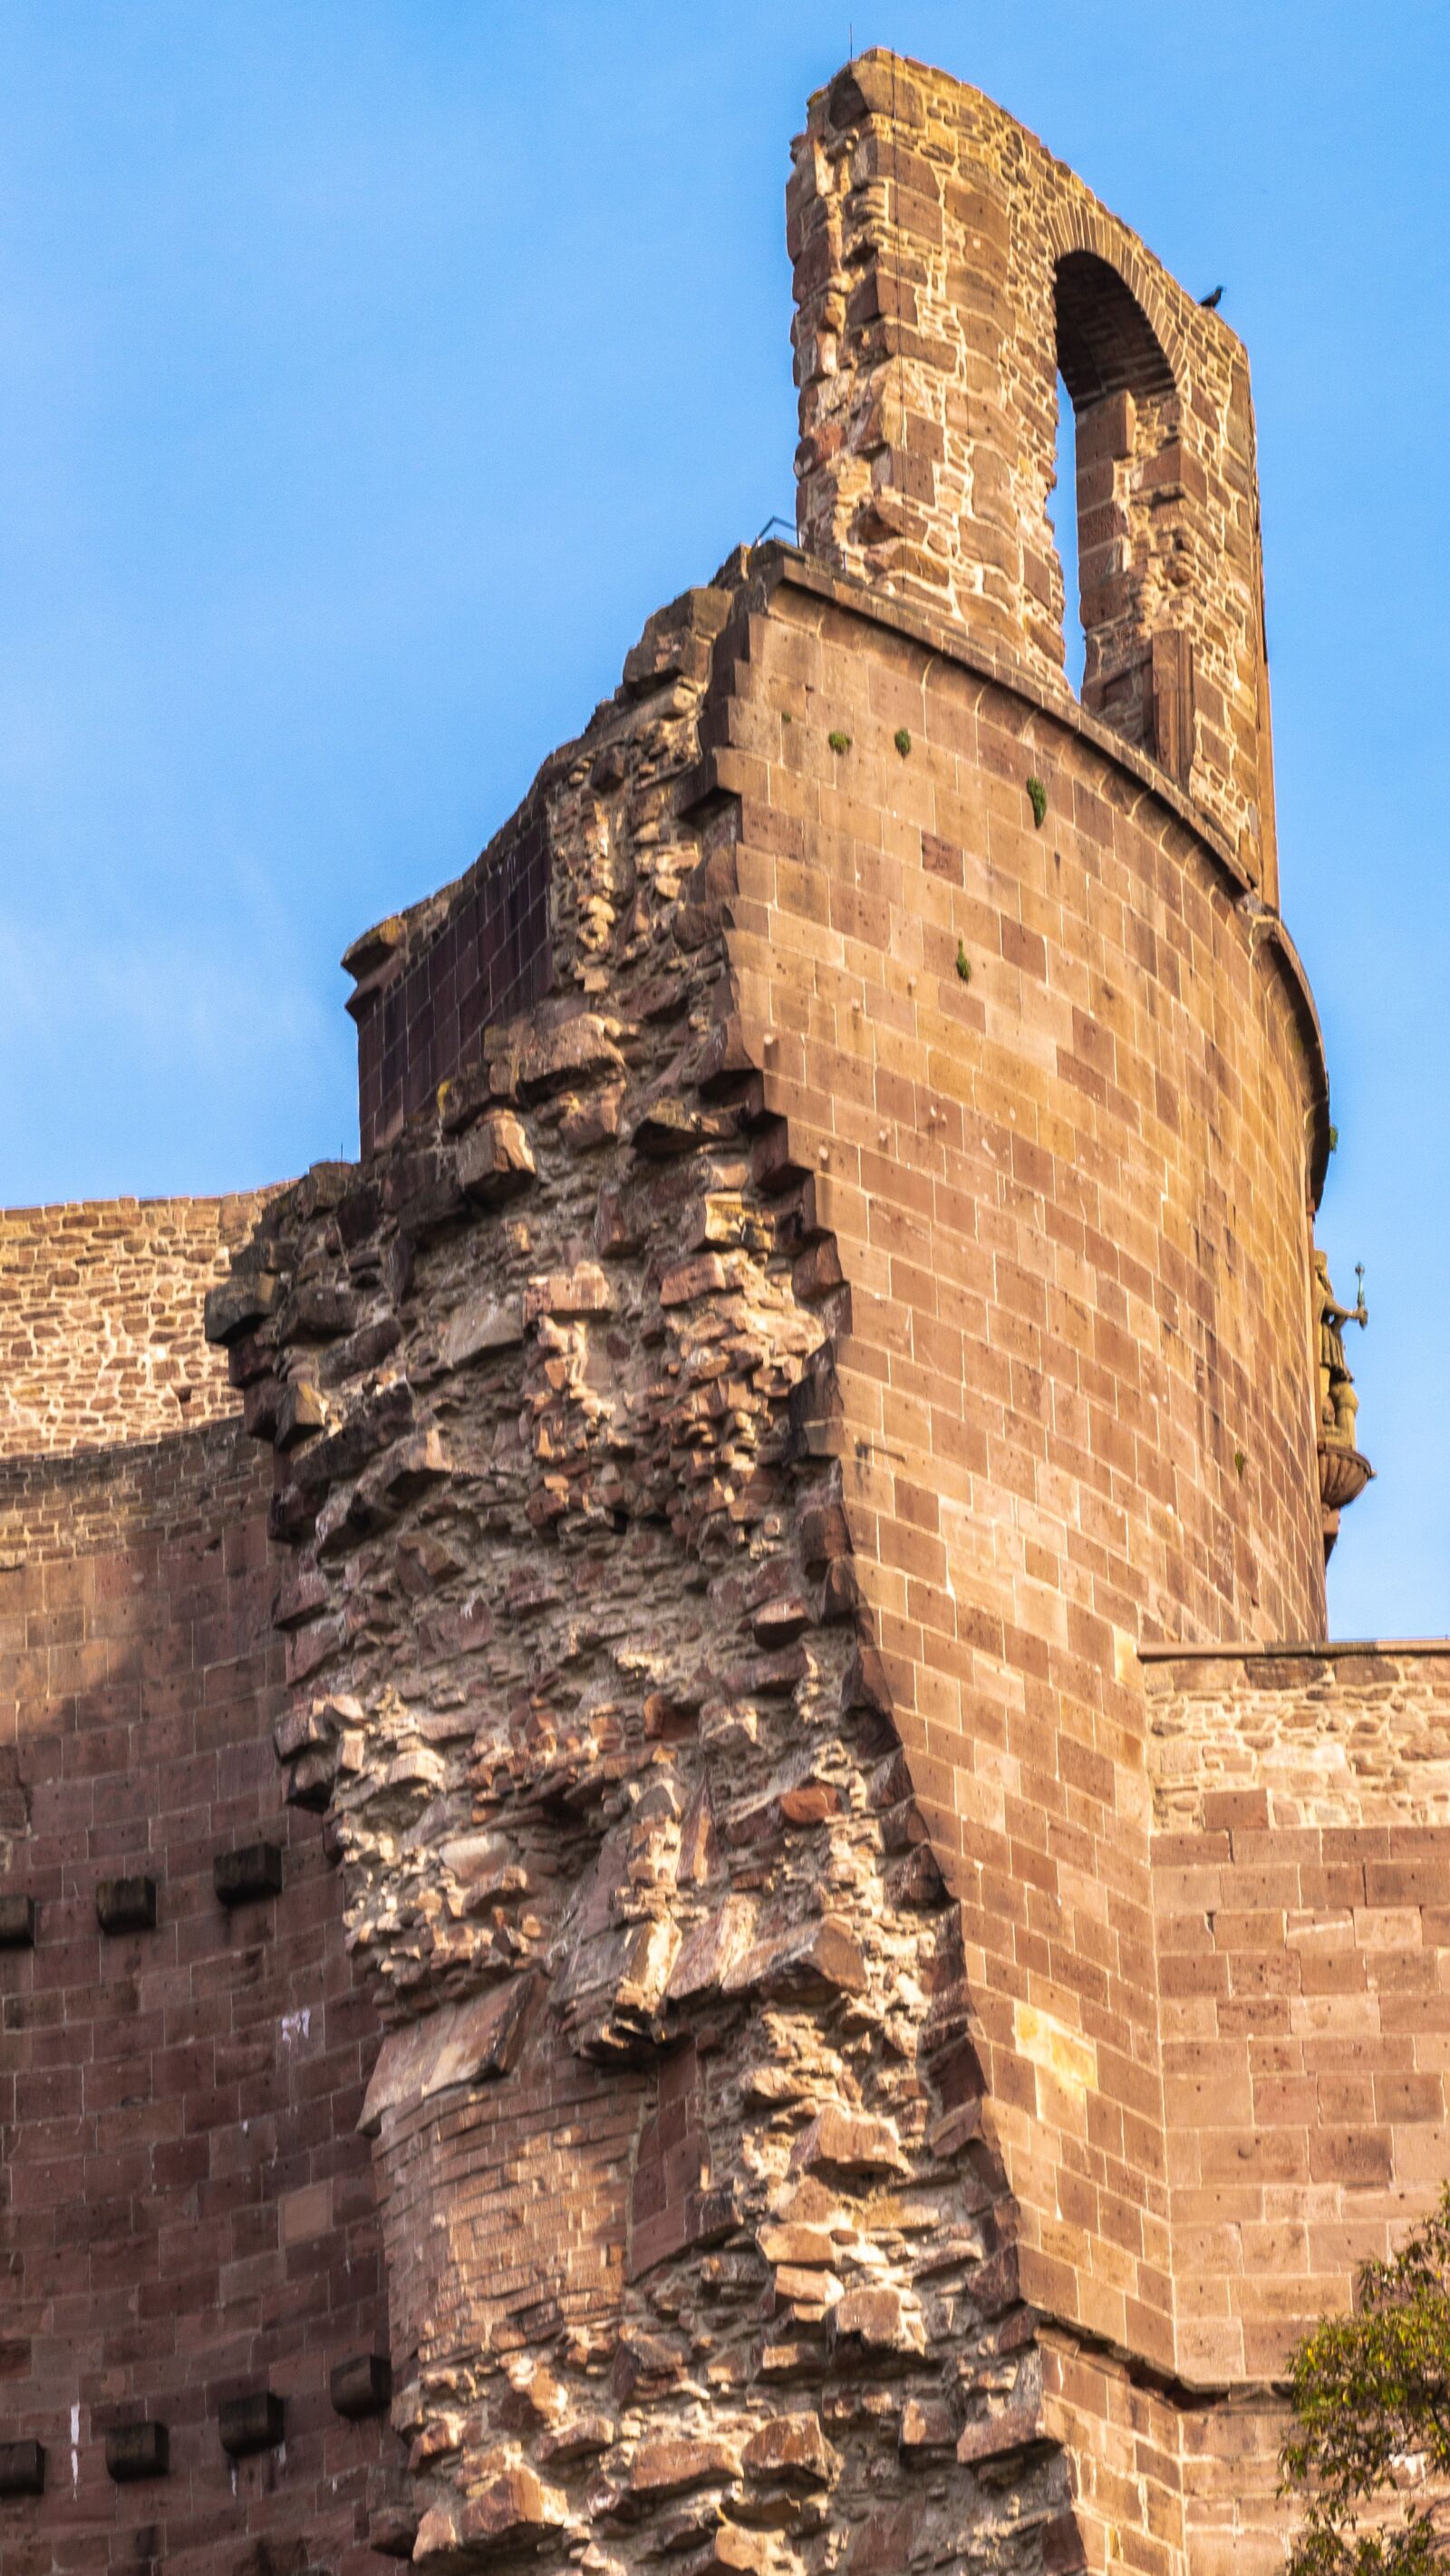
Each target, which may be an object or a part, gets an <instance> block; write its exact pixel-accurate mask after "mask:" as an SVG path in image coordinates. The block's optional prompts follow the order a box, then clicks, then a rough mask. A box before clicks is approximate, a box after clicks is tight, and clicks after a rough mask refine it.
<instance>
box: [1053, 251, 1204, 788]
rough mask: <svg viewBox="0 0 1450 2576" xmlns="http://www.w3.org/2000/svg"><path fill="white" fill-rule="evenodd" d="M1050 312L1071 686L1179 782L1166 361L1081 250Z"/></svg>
mask: <svg viewBox="0 0 1450 2576" xmlns="http://www.w3.org/2000/svg"><path fill="white" fill-rule="evenodd" d="M1054 313H1055V324H1056V343H1057V368H1058V443H1057V452H1058V478H1059V480H1058V502H1057V507H1056V510H1055V512H1054V532H1055V533H1058V534H1060V535H1062V536H1063V537H1065V538H1066V539H1067V540H1068V542H1066V543H1063V544H1061V545H1060V546H1059V559H1060V561H1061V562H1062V568H1063V576H1064V586H1065V588H1066V590H1067V613H1066V618H1065V621H1064V622H1065V628H1066V630H1067V631H1066V634H1065V639H1064V640H1065V647H1066V649H1065V655H1064V660H1065V668H1066V671H1067V676H1068V678H1069V680H1070V681H1072V680H1074V679H1075V675H1076V673H1078V672H1080V674H1081V677H1080V680H1077V683H1076V684H1077V687H1078V693H1079V695H1080V696H1081V699H1082V703H1083V705H1084V706H1085V707H1086V708H1087V709H1088V711H1089V712H1090V713H1091V714H1093V715H1095V716H1097V717H1099V718H1100V719H1101V721H1102V722H1103V723H1104V724H1107V725H1110V726H1111V727H1112V729H1113V731H1114V732H1115V733H1117V734H1120V735H1121V736H1122V738H1123V740H1124V741H1125V742H1130V743H1132V744H1134V745H1135V746H1136V747H1137V748H1138V749H1140V750H1143V751H1146V752H1147V753H1148V754H1149V755H1150V757H1152V758H1153V759H1155V760H1157V761H1159V762H1160V763H1161V764H1162V766H1163V767H1164V768H1165V769H1167V770H1169V771H1170V772H1171V774H1172V775H1173V776H1174V777H1175V778H1177V779H1179V780H1180V782H1182V783H1185V784H1186V782H1187V779H1188V775H1189V770H1190V767H1191V763H1192V757H1193V702H1192V700H1193V690H1192V657H1191V650H1190V646H1189V638H1188V635H1187V632H1186V629H1185V628H1184V626H1183V624H1182V621H1181V618H1180V617H1179V616H1177V615H1176V614H1175V603H1176V601H1177V600H1178V598H1179V597H1180V596H1181V591H1182V583H1183V579H1184V574H1185V571H1186V566H1187V561H1188V556H1187V553H1186V550H1185V548H1184V540H1183V531H1182V476H1181V452H1180V449H1179V397H1178V387H1177V384H1176V381H1175V379H1174V374H1173V369H1172V367H1171V365H1170V364H1169V361H1168V357H1167V355H1166V353H1165V351H1164V349H1163V347H1162V344H1161V342H1160V341H1159V339H1158V336H1157V334H1156V332H1155V331H1154V329H1153V326H1152V324H1151V322H1150V321H1149V319H1148V316H1147V314H1146V313H1145V312H1144V311H1143V308H1142V306H1141V304H1139V302H1138V300H1137V297H1136V296H1135V295H1134V294H1133V293H1132V290H1131V289H1130V288H1129V287H1128V286H1127V285H1126V284H1125V282H1124V280H1123V279H1122V278H1121V277H1120V276H1119V275H1118V272H1117V271H1116V269H1114V268H1111V267H1109V265H1108V263H1107V261H1106V260H1102V259H1099V258H1098V257H1097V256H1096V255H1095V254H1094V253H1093V252H1091V251H1069V252H1068V253H1067V254H1066V256H1065V257H1064V258H1062V259H1060V260H1059V261H1058V264H1057V272H1056V280H1055V290H1054ZM1069 496H1070V506H1069ZM1069 553H1071V554H1072V555H1073V556H1074V557H1075V562H1072V563H1070V562H1069V560H1068V557H1069ZM1074 587H1075V588H1076V591H1077V607H1078V618H1077V621H1074V619H1073V613H1072V611H1073V601H1072V590H1073V588H1074ZM1075 625H1080V630H1081V637H1082V642H1081V648H1080V652H1075V651H1074V649H1073V648H1074V644H1075V641H1076V636H1075V632H1074V627H1075Z"/></svg>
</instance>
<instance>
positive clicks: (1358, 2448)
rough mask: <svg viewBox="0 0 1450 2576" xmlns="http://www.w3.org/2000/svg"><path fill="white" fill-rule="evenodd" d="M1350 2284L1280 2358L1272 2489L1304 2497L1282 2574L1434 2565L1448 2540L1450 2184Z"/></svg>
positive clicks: (1405, 2571)
mask: <svg viewBox="0 0 1450 2576" xmlns="http://www.w3.org/2000/svg"><path fill="white" fill-rule="evenodd" d="M1356 2289H1357V2305H1356V2308H1355V2312H1354V2314H1353V2315H1352V2316H1347V2317H1329V2318H1326V2319H1325V2321H1324V2322H1323V2324H1321V2325H1318V2326H1316V2327H1315V2328H1314V2329H1313V2331H1312V2333H1310V2334H1308V2335H1306V2336H1305V2338H1304V2340H1303V2342H1302V2343H1301V2344H1300V2345H1299V2347H1298V2349H1297V2351H1296V2352H1295V2354H1294V2358H1293V2362H1292V2365H1291V2381H1290V2399H1289V2402H1290V2407H1291V2409H1292V2414H1293V2423H1292V2425H1291V2428H1290V2430H1289V2432H1288V2433H1287V2434H1286V2435H1285V2437H1284V2442H1283V2445H1282V2447H1281V2449H1280V2453H1279V2492H1280V2494H1281V2495H1296V2496H1299V2497H1301V2498H1302V2499H1303V2500H1304V2502H1305V2507H1306V2510H1305V2516H1304V2521H1303V2523H1302V2525H1301V2527H1300V2530H1299V2532H1298V2534H1297V2536H1296V2539H1295V2543H1294V2549H1293V2554H1292V2556H1291V2558H1290V2561H1289V2576H1431V2571H1432V2570H1434V2569H1436V2568H1443V2564H1444V2557H1443V2553H1444V2550H1445V2548H1446V2545H1447V2542H1450V2498H1445V2497H1441V2496H1437V2495H1436V2493H1435V2490H1436V2488H1437V2487H1441V2486H1443V2484H1444V2483H1445V2481H1446V2480H1447V2479H1450V2185H1447V2187H1446V2189H1445V2190H1444V2191H1443V2192H1442V2194H1441V2198H1440V2203H1439V2207H1438V2209H1437V2210H1436V2211H1435V2212H1434V2213H1433V2215H1432V2216H1431V2217H1429V2218H1428V2219H1426V2220H1425V2222H1424V2224H1423V2226H1421V2227H1420V2228H1419V2229H1418V2230H1417V2231H1416V2232H1415V2233H1414V2234H1413V2235H1412V2236H1410V2237H1409V2238H1408V2239H1407V2241H1406V2243H1405V2244H1404V2245H1403V2246H1402V2247H1401V2249H1400V2251H1399V2253H1398V2254H1395V2255H1393V2256H1392V2257H1391V2258H1390V2260H1389V2261H1388V2262H1382V2263H1367V2264H1366V2265H1365V2266H1364V2268H1363V2270H1362V2271H1361V2272H1360V2274H1359V2278H1358V2282H1357V2284H1356Z"/></svg>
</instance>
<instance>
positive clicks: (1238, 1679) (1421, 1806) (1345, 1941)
mask: <svg viewBox="0 0 1450 2576" xmlns="http://www.w3.org/2000/svg"><path fill="white" fill-rule="evenodd" d="M1148 1713H1149V1724H1150V1728H1151V1756H1150V1758H1151V1766H1152V1771H1153V1804H1154V1814H1155V1822H1156V1824H1157V1826H1158V1831H1157V1833H1156V1835H1155V1839H1154V1847H1153V1849H1154V1902H1155V1911H1156V1918H1157V1925H1156V1928H1157V1942H1158V1953H1159V1974H1160V1979H1161V1984H1162V1998H1163V2000H1162V2006H1161V2011H1162V2027H1163V2073H1164V2094H1165V2107H1166V2110H1167V2115H1168V2134H1169V2141H1170V2149H1169V2179H1170V2187H1171V2199H1172V2209H1173V2229H1174V2268H1175V2272H1176V2275H1177V2279H1178V2284H1179V2289H1178V2308H1179V2352H1180V2357H1181V2359H1182V2360H1183V2362H1184V2364H1185V2365H1186V2366H1189V2367H1191V2368H1192V2369H1193V2370H1194V2371H1195V2372H1196V2373H1197V2374H1198V2375H1200V2376H1202V2377H1205V2378H1213V2379H1222V2380H1225V2381H1231V2380H1233V2379H1235V2378H1238V2377H1241V2376H1244V2375H1247V2376H1248V2377H1250V2378H1255V2377H1257V2378H1261V2379H1262V2378H1268V2377H1270V2376H1272V2375H1273V2374H1274V2373H1275V2372H1279V2371H1282V2369H1283V2366H1284V2362H1285V2358H1286V2355H1287V2353H1288V2350H1289V2348H1290V2346H1291V2344H1292V2343H1293V2342H1294V2341H1295V2339H1296V2338H1297V2336H1298V2335H1299V2334H1301V2333H1303V2332H1304V2331H1305V2329H1306V2328H1307V2327H1308V2326H1309V2325H1310V2324H1312V2323H1313V2321H1314V2319H1315V2318H1316V2317H1317V2316H1319V2315H1322V2314H1324V2313H1325V2312H1327V2311H1336V2310H1338V2311H1342V2310H1344V2309H1346V2308H1347V2307H1348V2306H1349V2303H1350V2298H1351V2292H1352V2284H1353V2274H1354V2270H1355V2267H1356V2266H1357V2265H1358V2264H1359V2263H1361V2262H1364V2261H1365V2260H1367V2259H1368V2258H1370V2257H1372V2256H1381V2257H1382V2256H1383V2255H1385V2254H1386V2253H1387V2252H1388V2251H1389V2250H1390V2247H1391V2245H1392V2243H1393V2242H1394V2241H1395V2239H1396V2238H1397V2236H1398V2234H1399V2232H1400V2231H1401V2230H1402V2228H1403V2226H1404V2223H1405V2220H1406V2217H1407V2215H1408V2213H1409V2212H1410V2211H1411V2210H1412V2209H1415V2208H1418V2207H1419V2206H1420V2205H1422V2202H1423V2199H1424V2198H1425V2197H1427V2196H1428V2195H1430V2194H1431V2193H1432V2192H1433V2191H1434V2189H1435V2188H1437V2187H1438V2184H1439V2182H1440V2180H1441V2178H1442V2177H1443V2175H1444V2173H1445V2171H1446V2169H1447V2164H1450V2119H1447V2106H1446V2093H1445V2081H1446V2069H1447V2066H1450V1903H1447V1893H1446V1892H1447V1886H1450V1880H1447V1875H1446V1872H1447V1864H1450V1647H1444V1646H1440V1647H1381V1648H1376V1647H1350V1648H1338V1649H1336V1648H1327V1647H1326V1648H1321V1649H1320V1650H1318V1651H1317V1652H1311V1651H1305V1652H1302V1653H1277V1654H1269V1655H1264V1654H1259V1655H1255V1654H1251V1653H1250V1654H1244V1655H1242V1656H1233V1655H1224V1654H1221V1653H1220V1654H1217V1655H1210V1656H1202V1657H1197V1658H1195V1657H1193V1656H1192V1655H1189V1656H1186V1657H1174V1658H1171V1659H1164V1660H1154V1661H1153V1662H1152V1663H1151V1664H1150V1665H1149V1668H1148Z"/></svg>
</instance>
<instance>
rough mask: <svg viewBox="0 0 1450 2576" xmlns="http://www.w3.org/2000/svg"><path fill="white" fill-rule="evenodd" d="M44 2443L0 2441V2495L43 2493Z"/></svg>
mask: <svg viewBox="0 0 1450 2576" xmlns="http://www.w3.org/2000/svg"><path fill="white" fill-rule="evenodd" d="M44 2493H45V2445H44V2444H43V2443H42V2442H0V2496H28V2495H44Z"/></svg>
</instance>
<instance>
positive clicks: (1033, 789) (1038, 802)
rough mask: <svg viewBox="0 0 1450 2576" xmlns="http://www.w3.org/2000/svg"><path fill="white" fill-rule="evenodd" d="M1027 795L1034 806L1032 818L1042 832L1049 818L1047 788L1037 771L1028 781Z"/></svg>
mask: <svg viewBox="0 0 1450 2576" xmlns="http://www.w3.org/2000/svg"><path fill="white" fill-rule="evenodd" d="M1027 796H1028V801H1029V803H1030V805H1031V807H1032V820H1033V822H1034V823H1035V825H1036V827H1037V829H1038V831H1039V832H1040V831H1041V829H1042V826H1043V823H1044V822H1045V820H1046V818H1047V790H1046V788H1045V787H1044V786H1043V784H1042V781H1041V779H1040V778H1039V777H1038V776H1037V774H1036V772H1035V771H1034V773H1033V775H1032V776H1031V777H1030V778H1029V779H1028V781H1027Z"/></svg>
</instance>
